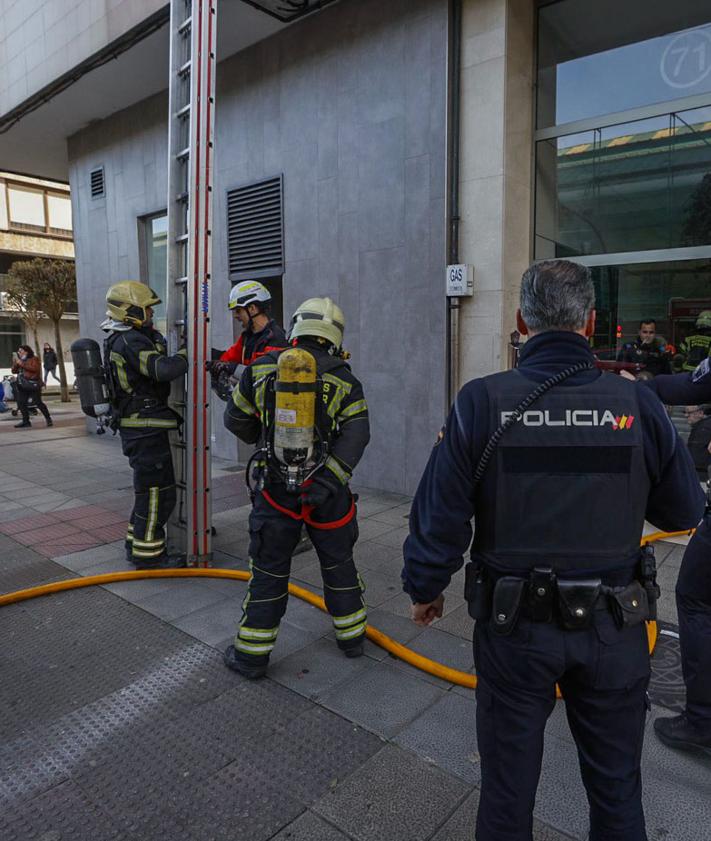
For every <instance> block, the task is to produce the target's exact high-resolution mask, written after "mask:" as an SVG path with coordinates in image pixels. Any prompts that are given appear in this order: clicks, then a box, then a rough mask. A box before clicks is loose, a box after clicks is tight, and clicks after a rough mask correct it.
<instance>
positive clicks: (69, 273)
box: [9, 257, 77, 403]
mask: <svg viewBox="0 0 711 841" xmlns="http://www.w3.org/2000/svg"><path fill="white" fill-rule="evenodd" d="M9 274H10V277H11V278H13V279H16V280H17V282H18V283H19V285H20V286H21V288H22V289H23V290H25V291H26V293H27V294H28V295H29V296H30V298H31V300H33V301H38V302H40V305H41V308H42V311H43V312H44V313H45V314H46V315H47V316H48V317H49V319H50V320H51V321H52V323H53V324H54V345H55V349H56V351H57V361H58V362H59V381H60V382H59V387H60V391H61V394H62V402H63V403H68V402H69V389H68V388H67V372H66V369H65V367H64V349H63V347H62V331H61V328H60V322H61V320H62V316H63V315H64V312H65V310H66V308H67V303H68V302H69V301H74V300H76V297H77V281H76V274H75V271H74V263H72V262H71V261H69V260H45V259H43V258H41V257H35V259H34V260H27V261H22V262H19V263H13V264H12V267H11V269H10V272H9ZM37 350H38V352H39V345H38V348H37Z"/></svg>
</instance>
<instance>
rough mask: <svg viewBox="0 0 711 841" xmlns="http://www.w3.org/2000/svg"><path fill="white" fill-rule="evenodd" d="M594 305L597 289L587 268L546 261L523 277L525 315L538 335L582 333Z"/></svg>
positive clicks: (522, 294) (522, 309)
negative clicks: (546, 332)
mask: <svg viewBox="0 0 711 841" xmlns="http://www.w3.org/2000/svg"><path fill="white" fill-rule="evenodd" d="M594 306H595V288H594V286H593V282H592V277H591V276H590V269H588V268H587V266H581V265H580V264H579V263H571V262H570V261H569V260H543V261H541V262H540V263H534V264H533V265H532V266H530V267H529V268H528V269H526V271H525V272H524V274H523V277H522V278H521V315H522V316H523V320H524V321H525V322H526V324H527V326H528V327H529V328H530V329H531V330H533V331H534V332H540V331H541V330H581V329H582V328H583V327H584V326H585V324H586V322H587V320H588V316H589V315H590V311H591V310H592V309H593V308H594Z"/></svg>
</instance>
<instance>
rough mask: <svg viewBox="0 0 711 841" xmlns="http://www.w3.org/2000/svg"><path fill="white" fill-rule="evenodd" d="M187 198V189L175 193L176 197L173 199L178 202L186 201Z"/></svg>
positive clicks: (188, 195)
mask: <svg viewBox="0 0 711 841" xmlns="http://www.w3.org/2000/svg"><path fill="white" fill-rule="evenodd" d="M189 198H190V193H188V192H187V190H186V191H185V192H184V193H178V195H177V197H176V199H175V200H176V201H179V202H185V201H187V200H188V199H189Z"/></svg>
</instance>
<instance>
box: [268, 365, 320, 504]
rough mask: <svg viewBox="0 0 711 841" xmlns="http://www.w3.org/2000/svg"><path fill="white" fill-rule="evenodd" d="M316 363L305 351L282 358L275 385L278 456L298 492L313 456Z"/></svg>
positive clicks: (276, 453)
mask: <svg viewBox="0 0 711 841" xmlns="http://www.w3.org/2000/svg"><path fill="white" fill-rule="evenodd" d="M316 388H317V386H316V360H315V359H314V357H313V356H312V355H311V354H310V353H309V352H308V351H307V350H303V349H302V348H289V350H285V351H284V352H283V353H281V354H280V355H279V360H278V362H277V375H276V383H275V391H276V407H275V411H274V455H275V456H276V458H277V460H278V461H279V462H280V463H281V464H283V465H284V466H285V467H286V468H287V471H286V478H287V488H288V489H290V490H294V491H295V490H297V488H298V486H299V485H300V484H301V482H302V481H303V474H304V470H303V468H304V466H305V465H306V463H307V462H308V461H309V459H310V458H311V456H312V455H313V449H314V437H315V430H314V424H315V420H316Z"/></svg>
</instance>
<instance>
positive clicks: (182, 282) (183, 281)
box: [175, 277, 188, 286]
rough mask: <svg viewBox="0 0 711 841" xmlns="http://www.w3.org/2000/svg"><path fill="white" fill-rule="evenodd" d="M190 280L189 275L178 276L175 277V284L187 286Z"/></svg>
mask: <svg viewBox="0 0 711 841" xmlns="http://www.w3.org/2000/svg"><path fill="white" fill-rule="evenodd" d="M187 282H188V279H187V277H176V278H175V285H176V286H185V285H186V284H187Z"/></svg>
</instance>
